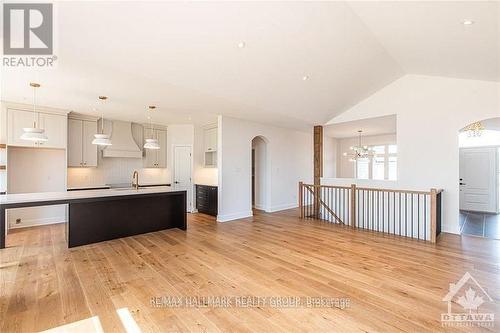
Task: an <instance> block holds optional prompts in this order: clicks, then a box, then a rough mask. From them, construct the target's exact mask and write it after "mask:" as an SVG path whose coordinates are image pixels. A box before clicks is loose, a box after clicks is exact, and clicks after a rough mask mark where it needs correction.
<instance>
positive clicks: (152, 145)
mask: <svg viewBox="0 0 500 333" xmlns="http://www.w3.org/2000/svg"><path fill="white" fill-rule="evenodd" d="M144 149H160V144H159V143H158V140H156V139H146V143H145V144H144Z"/></svg>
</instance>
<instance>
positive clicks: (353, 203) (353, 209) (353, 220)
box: [351, 184, 356, 228]
mask: <svg viewBox="0 0 500 333" xmlns="http://www.w3.org/2000/svg"><path fill="white" fill-rule="evenodd" d="M351 227H353V228H356V184H351Z"/></svg>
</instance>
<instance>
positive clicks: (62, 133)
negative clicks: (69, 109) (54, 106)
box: [39, 113, 68, 149]
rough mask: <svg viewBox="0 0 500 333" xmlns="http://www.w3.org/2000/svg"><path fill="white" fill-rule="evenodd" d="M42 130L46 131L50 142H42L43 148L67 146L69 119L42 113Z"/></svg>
mask: <svg viewBox="0 0 500 333" xmlns="http://www.w3.org/2000/svg"><path fill="white" fill-rule="evenodd" d="M39 117H40V120H39V122H40V128H43V129H44V130H45V134H46V135H47V137H48V139H49V140H48V141H46V142H40V143H39V146H40V147H43V148H63V149H65V148H66V146H67V141H66V138H67V127H66V126H68V118H67V117H65V116H60V115H56V114H48V113H40V114H39Z"/></svg>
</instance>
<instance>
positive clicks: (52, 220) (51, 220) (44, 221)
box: [9, 216, 66, 229]
mask: <svg viewBox="0 0 500 333" xmlns="http://www.w3.org/2000/svg"><path fill="white" fill-rule="evenodd" d="M65 222H66V217H64V216H62V217H46V218H41V219H23V220H22V222H21V223H19V224H16V222H15V221H10V222H9V229H18V228H27V227H35V226H39V225H48V224H57V223H65Z"/></svg>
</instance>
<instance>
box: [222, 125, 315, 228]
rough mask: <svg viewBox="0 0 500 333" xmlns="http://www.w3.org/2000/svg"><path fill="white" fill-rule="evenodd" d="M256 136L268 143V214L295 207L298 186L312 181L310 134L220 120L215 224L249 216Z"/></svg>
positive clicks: (311, 138)
mask: <svg viewBox="0 0 500 333" xmlns="http://www.w3.org/2000/svg"><path fill="white" fill-rule="evenodd" d="M311 131H312V129H311ZM256 136H263V137H264V138H266V140H267V141H268V144H267V151H268V155H267V156H268V157H269V165H270V171H269V175H270V177H268V179H269V182H268V187H269V191H268V193H267V194H268V198H269V203H270V207H269V210H270V211H278V210H282V209H288V208H292V207H296V206H297V193H298V182H299V181H301V180H302V181H306V182H310V181H312V174H313V171H312V164H313V136H312V132H311V133H305V132H299V131H294V130H290V129H284V128H280V127H274V126H269V125H263V124H259V123H255V122H249V121H244V120H240V119H236V118H231V117H225V116H219V142H218V151H219V153H220V154H219V166H220V167H219V215H218V217H217V220H218V221H221V222H222V221H229V220H233V219H237V218H243V217H248V216H251V215H252V202H251V199H252V198H251V162H252V161H251V148H252V139H253V138H255V137H256Z"/></svg>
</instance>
